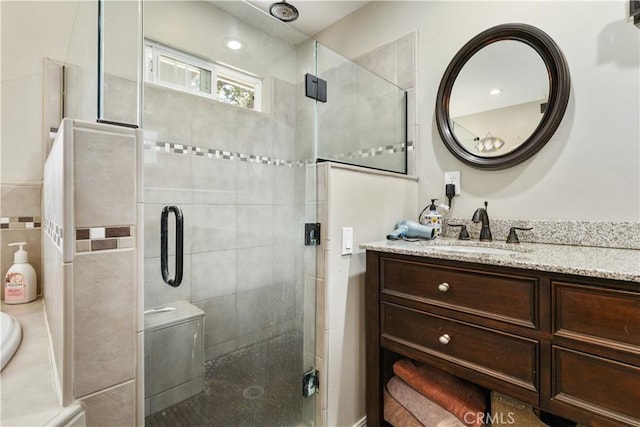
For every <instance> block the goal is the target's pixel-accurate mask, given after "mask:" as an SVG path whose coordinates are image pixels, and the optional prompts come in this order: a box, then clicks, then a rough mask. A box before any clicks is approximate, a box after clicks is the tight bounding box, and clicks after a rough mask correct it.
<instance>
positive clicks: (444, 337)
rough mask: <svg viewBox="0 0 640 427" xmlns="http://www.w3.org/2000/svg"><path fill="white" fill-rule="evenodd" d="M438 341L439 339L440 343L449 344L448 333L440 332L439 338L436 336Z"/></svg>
mask: <svg viewBox="0 0 640 427" xmlns="http://www.w3.org/2000/svg"><path fill="white" fill-rule="evenodd" d="M438 341H440V344H449V341H451V337H450V336H449V334H442V335H440V338H438Z"/></svg>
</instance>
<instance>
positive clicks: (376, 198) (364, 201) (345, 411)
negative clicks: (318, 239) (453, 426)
mask: <svg viewBox="0 0 640 427" xmlns="http://www.w3.org/2000/svg"><path fill="white" fill-rule="evenodd" d="M320 167H324V166H320ZM326 167H327V168H328V172H327V173H326V177H327V182H326V184H325V185H326V188H327V199H326V200H327V218H326V219H325V218H321V219H320V220H321V221H322V222H323V226H325V225H324V224H326V227H327V234H326V236H327V240H326V241H325V242H323V244H322V247H321V248H320V249H319V250H325V254H324V262H325V268H326V270H325V271H326V273H325V286H326V289H325V297H324V301H325V310H324V316H326V319H327V321H325V322H324V325H325V326H326V327H327V329H326V331H327V333H326V335H324V336H319V337H317V339H318V340H319V341H320V342H323V340H326V342H325V350H326V351H325V355H326V365H325V366H324V367H323V366H319V369H320V371H321V381H320V384H321V386H320V389H321V391H320V392H321V394H323V395H321V397H320V399H319V401H318V402H317V403H316V404H319V405H323V409H324V408H327V409H326V413H325V414H324V419H325V420H326V425H327V426H331V427H335V426H353V425H355V424H356V423H357V422H358V421H359V420H360V419H361V418H362V417H363V416H364V415H365V384H366V378H365V339H364V317H365V313H364V286H365V270H366V259H365V255H366V252H365V251H364V250H362V249H360V248H359V247H358V246H359V245H360V244H361V243H365V242H371V241H375V240H381V239H383V238H384V236H386V235H387V233H389V232H390V231H392V228H393V226H394V225H395V224H396V222H398V221H399V220H401V219H412V218H414V217H415V216H416V211H417V205H416V201H417V193H418V183H417V181H416V180H415V179H412V178H410V177H398V176H397V175H396V176H393V175H392V174H384V173H377V172H373V171H366V170H364V171H363V170H360V171H359V170H354V169H355V168H351V169H350V168H349V167H348V166H346V167H345V166H340V165H327V166H326ZM320 176H322V174H320ZM319 187H320V188H322V187H323V185H322V184H321V183H319ZM319 197H320V195H319ZM342 227H353V240H354V242H353V254H352V255H342V254H341V243H342ZM318 268H321V267H320V266H318ZM321 319H323V317H322V316H321V315H318V318H317V320H316V321H317V322H321ZM323 368H324V369H323ZM325 375H326V376H325ZM325 378H326V381H325ZM322 384H326V386H323V385H322ZM324 387H327V389H326V390H325V389H324ZM324 393H326V394H324ZM325 398H326V400H325Z"/></svg>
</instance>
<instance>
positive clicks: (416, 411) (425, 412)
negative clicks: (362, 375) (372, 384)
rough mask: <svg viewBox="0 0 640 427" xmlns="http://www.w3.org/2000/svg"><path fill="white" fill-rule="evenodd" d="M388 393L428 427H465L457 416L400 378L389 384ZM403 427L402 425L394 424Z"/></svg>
mask: <svg viewBox="0 0 640 427" xmlns="http://www.w3.org/2000/svg"><path fill="white" fill-rule="evenodd" d="M387 391H388V392H389V394H390V395H391V397H393V398H394V399H395V400H396V401H397V402H398V403H399V404H400V405H402V406H403V407H405V408H406V410H407V411H409V412H410V415H413V416H414V417H415V418H416V419H417V420H418V421H419V422H420V423H422V425H424V426H426V427H465V425H464V424H463V423H461V422H460V420H458V419H457V418H456V417H455V415H453V414H452V413H450V412H447V411H445V410H444V409H443V408H441V407H440V406H438V405H437V404H435V403H434V402H432V401H431V400H429V399H427V398H426V397H424V396H423V395H421V394H420V393H418V392H417V391H416V390H414V389H413V388H411V387H410V386H409V385H407V383H405V382H404V381H402V380H401V379H400V378H399V377H398V376H394V377H393V378H391V380H390V381H389V382H388V383H387ZM394 425H396V426H402V424H394Z"/></svg>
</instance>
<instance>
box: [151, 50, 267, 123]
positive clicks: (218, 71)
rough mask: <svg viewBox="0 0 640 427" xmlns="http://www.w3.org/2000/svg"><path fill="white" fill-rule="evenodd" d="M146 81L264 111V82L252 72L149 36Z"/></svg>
mask: <svg viewBox="0 0 640 427" xmlns="http://www.w3.org/2000/svg"><path fill="white" fill-rule="evenodd" d="M144 48H145V81H147V82H150V83H154V84H157V85H160V86H165V87H169V88H172V89H177V90H181V91H184V92H189V93H193V94H197V95H200V96H204V97H207V98H211V99H215V100H217V101H220V102H224V103H225V104H231V105H235V106H238V107H242V108H247V109H249V110H255V111H261V110H262V108H261V107H262V106H261V99H262V93H261V89H262V82H261V81H260V79H258V78H257V77H254V76H252V75H250V74H248V73H245V72H242V71H239V70H235V69H232V68H230V67H226V66H224V65H221V64H214V63H211V62H207V61H203V60H202V59H199V58H196V57H195V56H191V55H189V54H186V53H184V52H180V51H177V50H174V49H171V48H168V47H166V46H162V45H160V44H158V43H155V42H152V41H150V40H145V46H144Z"/></svg>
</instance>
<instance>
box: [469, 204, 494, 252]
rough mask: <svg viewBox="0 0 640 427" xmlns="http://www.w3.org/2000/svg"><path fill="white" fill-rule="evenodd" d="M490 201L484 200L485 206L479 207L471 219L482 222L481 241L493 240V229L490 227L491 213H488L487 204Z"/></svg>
mask: <svg viewBox="0 0 640 427" xmlns="http://www.w3.org/2000/svg"><path fill="white" fill-rule="evenodd" d="M488 205H489V202H487V201H485V202H484V208H478V209H476V211H475V212H474V213H473V217H472V218H471V221H473V222H474V223H479V222H482V228H481V229H480V241H481V242H487V241H488V242H490V241H492V240H493V237H492V236H491V229H490V228H489V214H488V213H487V206H488Z"/></svg>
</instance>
